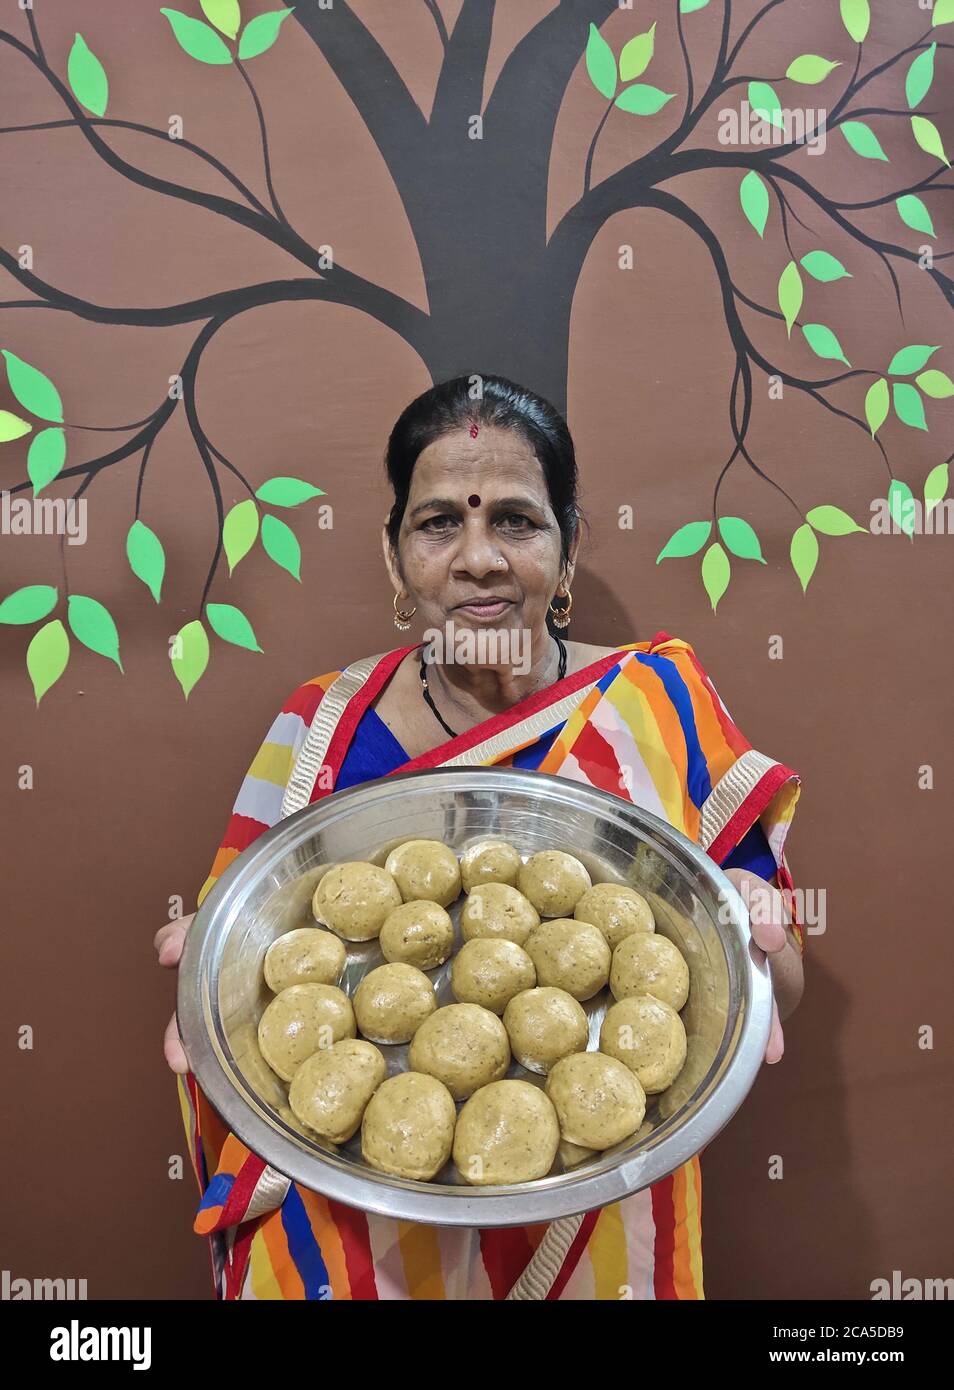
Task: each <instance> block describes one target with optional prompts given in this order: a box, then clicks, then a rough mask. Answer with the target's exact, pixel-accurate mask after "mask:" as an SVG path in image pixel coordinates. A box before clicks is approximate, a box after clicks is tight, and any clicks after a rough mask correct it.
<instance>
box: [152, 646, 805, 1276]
mask: <svg viewBox="0 0 954 1390" xmlns="http://www.w3.org/2000/svg"><path fill="white" fill-rule="evenodd" d="M413 650H415V647H413V646H411V647H405V648H402V649H399V650H398V651H394V652H389V653H386V654H384V655H382V656H379V657H370V658H366V659H364V660H362V661H359V662H356V663H354V664H353V665H352V666H350V667H348V668H347V669H346V670H345V671H336V672H331V673H329V674H327V675H324V676H320V677H317V678H316V679H314V680H312V681H309V682H307V683H306V684H305V685H303V686H301V687H299V689H298V690H297V691H295V692H294V694H293V695H292V696H291V697H290V698H289V699H288V700H287V701H286V702H285V704H284V705H283V707H282V710H281V712H280V713H279V715H278V716H277V718H276V719H275V721H274V722H273V724H272V727H271V729H270V730H269V732H268V734H267V735H266V738H265V741H264V743H263V744H262V747H261V748H260V749H259V752H258V753H257V754H256V756H255V758H254V760H253V762H252V764H251V766H250V768H249V770H248V773H247V775H246V777H245V780H244V781H243V783H242V786H241V788H240V791H239V794H238V797H237V798H236V802H235V806H234V808H233V813H232V816H231V819H230V821H229V824H228V827H227V829H226V834H225V837H224V839H223V842H222V845H221V846H220V848H219V851H218V853H217V854H216V857H215V861H214V864H213V867H212V873H211V874H210V876H209V878H208V880H207V881H206V883H205V884H204V885H203V887H202V890H201V893H200V895H199V901H200V902H201V901H202V899H203V898H204V897H205V895H206V893H207V892H208V891H209V889H210V888H211V887H212V885H213V883H214V882H215V880H216V878H218V876H219V875H220V874H221V873H222V872H223V871H224V869H225V868H226V867H227V866H228V864H229V863H231V861H232V859H234V858H235V857H236V855H237V854H239V853H241V851H242V850H243V849H245V848H246V847H247V846H248V845H249V844H251V843H252V841H253V840H254V839H255V838H256V836H257V835H259V834H261V833H262V832H263V831H264V830H266V829H268V828H269V827H270V826H272V825H274V824H277V822H278V821H279V820H280V819H282V818H283V817H284V816H287V815H290V814H292V813H293V812H294V811H296V810H299V809H301V807H303V806H305V805H307V804H309V803H310V802H312V801H316V800H319V799H320V798H322V797H324V796H326V795H328V794H329V793H330V792H331V791H332V790H333V789H334V786H335V781H336V778H337V775H338V773H339V771H340V770H341V766H342V762H343V760H344V758H345V755H346V754H347V751H348V748H349V747H350V745H351V742H352V739H353V738H354V735H355V731H356V729H357V728H358V725H359V724H360V722H361V719H362V717H363V715H364V714H365V712H366V711H367V710H368V709H369V708H370V707H371V705H372V704H373V703H374V701H375V699H376V698H377V695H378V694H379V693H380V691H381V690H382V689H383V687H384V686H385V685H386V683H387V681H388V680H389V679H390V678H391V676H392V675H393V674H394V671H395V670H396V669H397V667H398V666H399V664H400V663H401V661H402V660H403V659H404V657H405V656H407V654H408V653H409V652H411V651H413ZM534 745H539V746H540V747H542V748H545V750H546V751H545V752H544V753H543V755H542V757H540V760H539V762H538V763H537V764H536V766H537V767H538V769H539V770H540V771H541V772H547V773H551V774H553V775H555V776H559V777H565V778H568V779H569V780H573V781H581V782H586V783H588V784H589V785H591V786H594V787H599V788H601V789H603V790H605V791H608V792H611V793H613V794H614V795H617V796H622V797H624V798H625V799H628V800H631V801H633V802H634V803H636V804H638V805H640V806H643V807H644V808H645V809H647V810H649V811H652V812H653V813H654V814H656V815H658V816H660V817H661V818H663V819H664V820H666V821H668V822H669V823H670V824H671V825H673V826H675V828H676V829H678V830H680V831H682V833H683V834H686V835H688V836H689V837H690V838H691V839H694V840H696V841H697V842H698V843H700V844H702V845H703V846H704V847H705V848H706V849H707V850H708V852H709V854H710V855H711V856H712V858H713V859H715V860H716V862H719V863H721V862H722V861H723V860H724V859H725V858H726V857H727V856H728V855H729V854H730V853H731V852H732V850H733V849H734V848H735V847H736V846H737V845H738V844H739V842H740V840H741V839H742V838H743V837H744V836H745V835H746V834H747V832H748V831H749V830H750V829H751V828H752V827H753V826H754V825H755V824H756V822H759V823H760V824H761V826H762V829H763V830H764V832H765V837H766V839H767V841H768V844H769V846H770V848H771V851H772V855H773V857H774V859H775V863H776V867H777V881H778V883H779V886H780V887H782V888H786V887H787V888H789V889H790V888H791V887H792V880H791V875H790V873H789V871H788V865H787V863H786V860H785V854H784V845H785V838H786V835H787V831H788V827H789V825H790V823H791V820H792V815H793V812H794V809H795V805H796V802H797V800H798V795H799V788H800V782H799V778H798V776H797V774H796V773H795V772H793V771H792V770H791V769H790V768H788V767H785V766H784V765H783V764H781V763H778V762H776V761H774V760H773V759H771V758H769V757H766V756H765V755H764V754H762V753H759V752H758V751H757V750H755V749H754V748H753V747H752V745H751V744H750V743H749V742H748V740H747V739H746V738H745V736H744V735H743V734H742V733H741V731H740V730H739V729H738V727H737V726H736V725H735V724H734V722H733V721H732V719H731V717H730V715H729V713H728V710H727V709H726V707H725V705H724V703H723V702H722V700H721V698H720V697H719V695H718V693H717V692H716V690H715V688H714V687H713V685H712V683H711V681H710V680H709V678H708V676H707V675H706V673H705V671H704V670H703V668H702V666H701V665H700V664H699V662H698V659H697V658H696V656H695V653H694V652H693V650H692V648H691V647H690V646H689V644H688V643H686V642H684V641H682V640H681V639H679V638H676V637H672V636H670V635H669V634H668V633H665V632H659V633H657V634H656V635H655V636H654V637H653V638H651V639H650V640H649V641H646V642H637V643H632V644H629V645H627V646H625V647H621V648H619V649H618V650H617V651H616V652H615V653H613V654H611V655H610V656H607V657H604V658H602V659H601V660H599V661H597V662H595V663H593V664H591V665H590V666H588V667H586V668H584V670H582V671H580V672H577V673H574V674H573V675H572V676H569V677H567V678H566V679H565V680H564V681H561V682H558V684H557V685H556V686H554V687H551V688H550V689H549V690H546V691H542V692H539V693H538V694H536V695H533V696H530V697H529V698H528V699H526V700H523V701H521V702H520V703H519V704H518V705H516V706H514V707H513V708H512V709H511V710H509V711H507V712H506V713H505V714H504V715H501V716H497V717H495V718H494V719H491V720H488V721H486V722H484V723H482V724H480V725H479V726H477V727H476V728H475V729H472V730H470V731H468V732H467V733H465V734H462V735H460V736H459V737H457V738H455V739H452V740H450V741H449V742H447V743H444V744H442V745H440V746H439V747H438V748H436V749H434V750H432V751H431V752H429V753H426V754H424V755H422V756H421V757H418V758H414V759H411V760H410V761H409V762H407V763H405V764H403V765H402V766H401V767H399V768H395V769H393V770H394V771H396V772H405V771H407V772H410V771H415V770H418V769H422V768H427V767H438V766H460V765H471V766H473V765H487V766H489V765H497V766H506V765H508V764H509V763H510V762H511V761H512V760H513V759H514V758H515V757H517V756H518V755H520V754H521V753H522V752H523V751H524V750H528V749H532V748H533V747H534ZM792 930H793V935H794V936H795V938H796V940H797V942H798V945H799V947H800V948H802V947H803V939H802V932H801V928H800V926H799V924H798V923H797V922H796V921H794V919H793V923H792ZM179 1089H180V1098H181V1100H182V1106H183V1120H184V1123H185V1127H186V1132H187V1136H188V1139H189V1151H190V1155H191V1157H192V1161H193V1167H194V1170H195V1173H196V1177H197V1180H198V1185H199V1191H200V1195H201V1202H200V1207H199V1212H198V1215H197V1217H196V1220H195V1223H194V1225H195V1230H196V1232H197V1233H198V1234H201V1235H206V1236H208V1237H209V1240H210V1247H211V1253H212V1264H213V1280H214V1285H215V1291H216V1295H217V1296H218V1297H220V1298H229V1299H231V1298H278V1299H285V1298H291V1299H303V1298H308V1299H326V1298H339V1299H340V1298H345V1299H355V1298H357V1299H381V1298H384V1299H408V1298H431V1299H433V1298H436V1299H442V1298H451V1299H460V1298H470V1299H503V1298H508V1297H509V1298H518V1299H522V1298H547V1299H550V1300H552V1299H556V1298H562V1299H610V1298H611V1299H619V1298H634V1299H647V1298H650V1299H651V1298H664V1299H684V1298H688V1299H698V1298H702V1297H704V1293H703V1284H702V1247H701V1206H702V1197H701V1172H700V1167H699V1160H698V1157H696V1158H693V1159H692V1160H690V1162H688V1163H686V1164H684V1165H683V1167H682V1168H681V1169H679V1170H677V1172H676V1173H674V1174H672V1175H671V1176H670V1177H669V1178H666V1179H663V1180H662V1181H661V1182H658V1183H655V1184H654V1185H653V1186H652V1187H651V1188H649V1189H646V1190H644V1191H643V1192H639V1193H636V1194H635V1195H633V1196H632V1197H628V1198H626V1199H624V1200H623V1201H621V1202H618V1203H615V1204H613V1205H612V1206H609V1207H604V1208H603V1209H602V1210H600V1211H596V1212H590V1213H587V1215H586V1216H584V1217H583V1218H575V1219H573V1220H572V1221H571V1222H569V1223H562V1222H554V1223H552V1224H551V1225H549V1226H530V1227H523V1228H520V1229H518V1230H491V1231H460V1230H450V1229H439V1228H434V1227H427V1226H420V1225H415V1224H413V1223H407V1222H397V1221H391V1220H387V1219H385V1218H379V1217H374V1216H366V1215H365V1214H364V1213H363V1212H360V1211H357V1210H355V1209H352V1208H349V1207H345V1206H343V1205H342V1204H340V1203H336V1202H331V1201H328V1200H327V1199H325V1198H324V1197H321V1196H320V1195H319V1194H317V1193H313V1192H310V1191H309V1190H308V1189H306V1188H303V1187H301V1186H300V1185H299V1184H296V1183H291V1182H290V1181H289V1180H288V1179H287V1178H284V1177H283V1175H282V1174H280V1173H276V1172H275V1171H274V1170H273V1169H271V1168H269V1167H268V1166H267V1165H266V1164H265V1163H264V1162H263V1161H262V1160H261V1159H259V1158H258V1157H257V1155H255V1154H253V1153H251V1152H250V1151H249V1150H248V1149H247V1148H246V1147H245V1146H244V1145H243V1144H242V1143H241V1141H240V1140H239V1139H238V1138H237V1137H236V1136H235V1135H232V1134H229V1133H228V1132H227V1130H226V1128H225V1126H224V1125H223V1123H222V1121H221V1120H220V1118H219V1117H218V1115H217V1114H216V1113H215V1111H214V1110H213V1109H212V1107H211V1106H210V1105H209V1103H208V1101H207V1100H206V1099H205V1097H204V1096H203V1094H202V1092H201V1091H200V1090H199V1088H198V1087H197V1086H196V1084H195V1079H194V1077H192V1076H191V1074H189V1075H187V1076H186V1077H185V1078H180V1081H179Z"/></svg>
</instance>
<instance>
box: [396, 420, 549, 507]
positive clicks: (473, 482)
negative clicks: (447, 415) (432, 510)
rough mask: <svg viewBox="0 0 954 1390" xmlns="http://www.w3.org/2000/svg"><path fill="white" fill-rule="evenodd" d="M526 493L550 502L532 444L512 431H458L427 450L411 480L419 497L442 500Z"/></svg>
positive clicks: (429, 446) (423, 450) (481, 428)
mask: <svg viewBox="0 0 954 1390" xmlns="http://www.w3.org/2000/svg"><path fill="white" fill-rule="evenodd" d="M515 487H519V489H520V490H522V491H523V492H529V493H530V494H531V495H533V496H537V497H540V498H543V499H545V498H546V496H547V487H546V481H545V479H544V476H543V469H542V468H541V466H540V461H539V459H538V458H537V457H536V455H535V454H534V453H533V450H532V449H531V448H530V445H529V444H528V443H527V441H526V440H525V439H523V438H522V437H521V436H520V435H518V434H516V433H514V432H513V431H512V430H501V429H494V428H493V427H492V426H489V425H488V426H484V425H479V426H478V430H477V436H476V438H474V437H473V436H472V435H471V433H470V428H469V427H467V428H463V429H460V430H455V431H454V432H453V433H452V434H446V435H443V436H442V437H441V438H440V439H437V440H435V441H434V443H433V444H429V445H428V446H427V448H426V449H422V450H421V453H420V454H419V455H418V457H417V462H416V463H415V465H414V472H413V474H412V475H411V490H412V492H414V493H420V492H422V491H425V490H426V491H427V492H428V493H433V492H435V491H437V490H438V489H439V490H440V492H441V495H442V496H450V495H456V494H457V493H458V492H460V493H462V494H464V495H466V494H470V493H473V492H474V491H475V490H476V491H477V492H479V493H481V495H484V494H488V495H492V494H493V493H503V492H512V491H513V489H514V488H515Z"/></svg>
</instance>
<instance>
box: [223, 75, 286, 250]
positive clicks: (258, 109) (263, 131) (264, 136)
mask: <svg viewBox="0 0 954 1390" xmlns="http://www.w3.org/2000/svg"><path fill="white" fill-rule="evenodd" d="M235 68H236V71H237V72H238V74H239V76H240V77H241V79H242V81H243V82H244V83H245V85H246V87H247V88H248V90H249V93H250V94H251V97H252V101H253V102H254V104H255V114H256V116H257V117H258V130H259V135H260V136H261V140H262V158H263V160H264V163H265V185H266V187H267V188H268V196H269V198H271V200H272V207H273V208H274V209H275V216H276V217H277V218H278V220H279V222H281V223H282V225H283V226H285V227H288V230H289V231H291V227H290V226H289V223H288V218H287V217H286V216H285V214H284V213H283V212H282V208H281V204H280V203H279V201H278V197H277V195H276V193H275V188H274V185H273V183H272V162H271V159H270V158H269V154H268V130H267V128H266V126H265V112H264V111H263V110H262V103H261V102H260V101H259V99H258V92H256V90H255V88H254V86H253V85H252V79H251V78H250V77H249V75H248V72H247V71H246V69H245V64H244V63H242V62H240V61H239V59H238V58H236V59H235Z"/></svg>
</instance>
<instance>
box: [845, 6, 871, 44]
mask: <svg viewBox="0 0 954 1390" xmlns="http://www.w3.org/2000/svg"><path fill="white" fill-rule="evenodd" d="M841 22H842V24H843V25H844V26H845V28H846V29H847V30H848V33H849V35H850V36H851V38H853V39H854V41H855V43H864V41H865V39H866V38H867V37H868V28H869V26H870V24H871V9H870V7H869V5H868V0H841Z"/></svg>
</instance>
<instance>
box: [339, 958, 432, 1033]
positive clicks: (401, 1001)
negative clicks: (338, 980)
mask: <svg viewBox="0 0 954 1390" xmlns="http://www.w3.org/2000/svg"><path fill="white" fill-rule="evenodd" d="M436 1008H437V995H436V994H435V993H434V986H433V985H432V984H431V981H430V980H429V979H428V978H427V976H426V975H425V974H424V972H423V970H418V969H417V967H416V966H414V965H402V964H401V963H400V962H398V963H397V964H395V965H379V966H378V967H377V969H376V970H369V971H368V973H367V975H365V977H364V979H363V980H362V981H361V983H360V984H359V985H358V988H357V989H356V990H355V992H354V1016H355V1019H356V1021H357V1024H358V1028H359V1030H360V1032H362V1033H363V1034H364V1036H365V1037H366V1038H370V1040H371V1041H372V1042H376V1043H406V1042H410V1041H411V1039H412V1038H413V1037H414V1034H415V1033H416V1032H417V1030H418V1028H420V1026H421V1024H422V1023H423V1022H424V1020H425V1019H426V1018H429V1017H430V1015H431V1014H432V1013H434V1011H435V1009H436Z"/></svg>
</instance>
